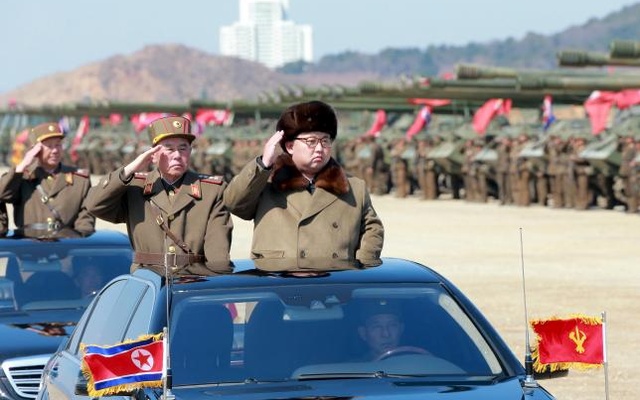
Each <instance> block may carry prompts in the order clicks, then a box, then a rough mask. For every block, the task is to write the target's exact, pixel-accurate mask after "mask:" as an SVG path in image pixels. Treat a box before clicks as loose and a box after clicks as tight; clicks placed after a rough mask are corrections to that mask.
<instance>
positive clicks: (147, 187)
mask: <svg viewBox="0 0 640 400" xmlns="http://www.w3.org/2000/svg"><path fill="white" fill-rule="evenodd" d="M198 178H199V175H198V174H196V173H195V172H193V171H191V170H187V172H185V174H184V177H183V178H182V184H181V185H180V187H179V190H178V192H177V193H176V195H175V199H173V203H172V202H171V201H170V200H169V195H168V194H167V192H166V191H165V189H164V185H163V184H162V177H160V172H159V171H158V170H157V169H156V170H153V171H152V172H150V173H149V174H148V175H147V178H146V180H145V182H144V189H143V194H144V196H145V197H147V198H152V199H153V202H154V203H156V204H157V205H158V207H159V208H160V209H161V210H162V211H164V212H165V213H167V214H175V213H177V212H179V211H180V210H182V209H183V208H185V207H186V206H188V205H189V204H191V203H192V202H194V201H195V200H200V199H201V198H202V187H201V184H200V180H199V179H198Z"/></svg>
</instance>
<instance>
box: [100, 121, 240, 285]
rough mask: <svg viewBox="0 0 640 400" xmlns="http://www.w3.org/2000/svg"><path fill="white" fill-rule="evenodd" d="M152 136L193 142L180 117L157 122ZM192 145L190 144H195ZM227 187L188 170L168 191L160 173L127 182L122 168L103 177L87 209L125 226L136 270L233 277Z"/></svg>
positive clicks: (136, 176) (141, 174)
mask: <svg viewBox="0 0 640 400" xmlns="http://www.w3.org/2000/svg"><path fill="white" fill-rule="evenodd" d="M149 130H150V134H151V135H152V136H153V137H154V138H155V139H158V138H159V140H153V145H156V144H157V143H158V142H159V141H160V140H163V139H166V138H169V137H191V136H193V135H191V134H190V123H189V122H188V120H186V119H184V118H182V117H165V118H161V119H158V120H156V121H154V122H153V123H152V124H151V125H150V127H149ZM191 140H192V139H191ZM225 186H226V184H225V183H224V181H223V179H222V178H221V177H218V176H214V177H211V176H204V175H200V174H197V173H195V172H193V171H191V170H187V171H186V172H185V173H184V175H183V176H182V177H181V178H180V179H179V182H174V185H168V184H167V183H166V182H165V181H163V179H162V178H161V176H160V172H159V171H158V170H157V169H156V170H153V171H151V172H149V173H145V172H138V173H135V174H133V175H132V176H130V177H128V179H126V177H125V176H124V167H121V168H118V169H117V170H115V171H113V172H111V173H110V174H108V175H107V176H105V177H104V178H103V179H102V180H101V181H100V183H99V184H98V185H97V186H96V187H95V188H94V189H93V190H92V191H91V194H90V195H89V198H88V199H87V208H88V209H89V210H90V211H91V213H93V214H94V215H95V216H96V217H98V218H101V219H104V220H106V221H109V222H112V223H126V225H127V232H128V233H129V239H130V240H131V244H132V246H133V249H134V250H135V255H134V265H132V269H136V268H138V267H139V266H147V267H149V268H151V269H158V268H160V271H162V270H163V268H164V266H165V262H167V263H169V265H168V266H169V267H171V269H172V271H173V272H177V273H193V274H209V273H210V272H214V273H224V272H229V271H230V264H229V250H230V246H231V232H232V229H233V223H232V221H231V217H230V214H229V212H228V211H227V210H226V209H225V208H224V205H223V202H222V193H223V191H224V188H225Z"/></svg>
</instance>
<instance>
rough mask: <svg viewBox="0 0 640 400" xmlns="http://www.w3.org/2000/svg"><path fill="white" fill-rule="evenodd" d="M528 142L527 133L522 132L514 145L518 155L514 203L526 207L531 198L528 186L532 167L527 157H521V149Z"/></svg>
mask: <svg viewBox="0 0 640 400" xmlns="http://www.w3.org/2000/svg"><path fill="white" fill-rule="evenodd" d="M528 142H529V135H527V134H526V133H524V132H522V133H520V135H518V141H517V144H516V147H517V148H518V149H519V151H518V157H517V171H518V172H517V173H518V178H517V182H518V183H517V185H518V190H517V193H518V195H517V197H515V199H516V205H519V206H523V207H528V206H529V205H530V204H531V198H532V196H531V186H530V184H531V181H532V177H531V171H532V169H533V167H532V162H531V160H529V159H527V158H523V157H522V156H521V154H522V150H523V149H524V148H525V147H526V146H527V143H528Z"/></svg>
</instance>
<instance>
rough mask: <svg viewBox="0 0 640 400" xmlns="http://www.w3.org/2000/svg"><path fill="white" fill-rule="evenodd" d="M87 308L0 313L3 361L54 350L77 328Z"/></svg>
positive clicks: (1, 354) (0, 355) (0, 352)
mask: <svg viewBox="0 0 640 400" xmlns="http://www.w3.org/2000/svg"><path fill="white" fill-rule="evenodd" d="M82 311H83V310H42V311H32V312H16V313H0V361H1V360H5V359H7V358H13V357H21V356H29V355H35V354H46V353H54V352H55V351H56V350H57V349H58V346H59V345H60V342H62V341H63V340H65V339H66V338H67V337H68V336H69V335H70V334H71V332H72V331H73V328H74V327H75V325H76V323H77V321H78V319H79V318H80V316H81V315H82Z"/></svg>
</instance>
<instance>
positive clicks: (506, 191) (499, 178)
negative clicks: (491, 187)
mask: <svg viewBox="0 0 640 400" xmlns="http://www.w3.org/2000/svg"><path fill="white" fill-rule="evenodd" d="M496 152H497V153H498V160H497V162H496V182H497V184H498V199H499V201H500V204H501V205H505V204H511V203H512V202H513V198H512V197H511V185H510V182H511V181H510V179H509V165H510V156H509V154H510V152H511V140H510V139H509V138H508V137H504V138H501V139H500V144H499V145H498V148H497V150H496Z"/></svg>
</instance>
